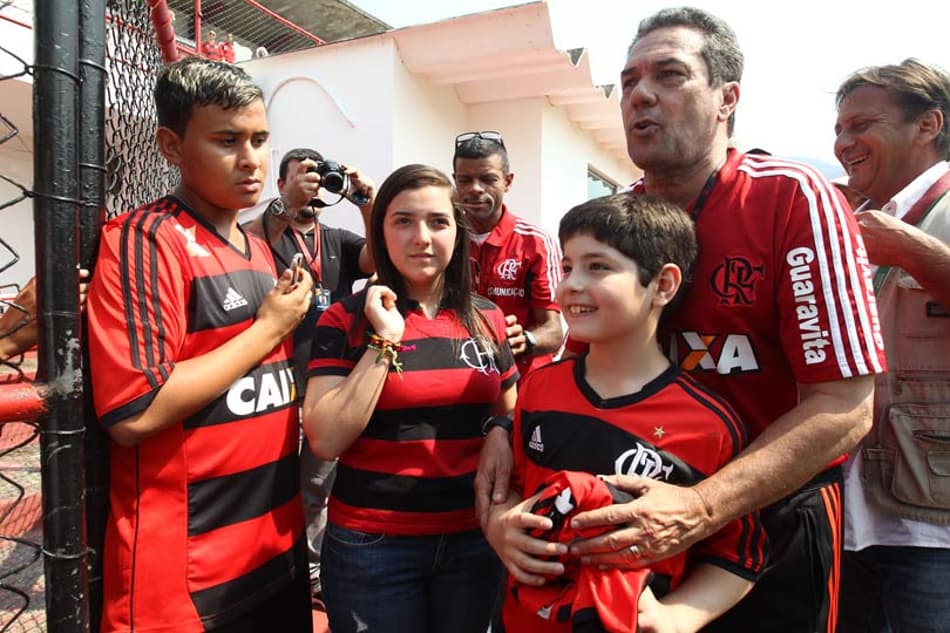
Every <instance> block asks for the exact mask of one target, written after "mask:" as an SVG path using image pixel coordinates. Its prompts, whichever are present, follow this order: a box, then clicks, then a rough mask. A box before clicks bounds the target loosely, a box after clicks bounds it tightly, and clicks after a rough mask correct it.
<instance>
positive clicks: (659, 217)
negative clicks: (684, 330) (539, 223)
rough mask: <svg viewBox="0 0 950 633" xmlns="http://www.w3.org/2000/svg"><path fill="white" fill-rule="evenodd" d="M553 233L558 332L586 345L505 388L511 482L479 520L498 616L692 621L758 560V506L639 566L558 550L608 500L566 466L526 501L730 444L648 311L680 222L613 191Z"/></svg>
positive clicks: (658, 306) (665, 297)
mask: <svg viewBox="0 0 950 633" xmlns="http://www.w3.org/2000/svg"><path fill="white" fill-rule="evenodd" d="M560 238H561V244H562V247H563V249H564V259H563V274H564V279H563V281H562V282H561V284H560V285H559V286H558V292H557V298H558V303H559V304H560V305H561V307H562V308H563V310H564V316H565V319H566V320H567V322H568V326H569V327H570V331H571V335H572V337H574V338H575V339H576V340H579V341H583V342H585V343H587V344H588V345H589V351H588V353H587V354H585V355H582V356H578V357H574V358H570V359H568V360H565V361H562V362H559V363H555V364H552V365H548V366H546V367H543V368H540V369H538V370H536V371H535V372H533V373H532V375H531V376H529V377H528V378H527V379H526V380H525V381H524V383H523V387H522V390H521V393H520V394H519V398H518V405H517V408H516V414H515V423H514V433H513V444H514V455H515V461H514V477H513V482H514V487H515V488H516V489H518V490H519V491H520V493H519V492H513V493H512V494H511V495H510V497H509V501H508V503H507V504H504V505H493V506H491V509H490V511H489V519H488V522H487V526H486V534H487V535H488V538H489V541H490V542H491V544H492V546H493V547H494V548H495V551H496V552H497V553H498V554H499V556H500V557H501V558H502V560H503V561H504V563H505V566H506V567H507V568H508V571H509V572H510V574H511V581H510V584H509V591H508V593H507V595H506V600H505V606H504V609H503V620H504V624H505V629H506V630H507V631H518V632H524V631H565V632H566V631H571V630H579V629H583V630H608V631H635V630H643V631H651V632H652V631H666V630H676V631H698V630H699V629H700V628H702V627H703V626H705V625H706V624H707V623H708V622H710V621H711V620H712V619H713V618H715V617H716V616H718V615H719V614H721V613H723V612H724V611H725V610H726V609H728V608H729V607H731V606H732V605H734V604H735V603H736V602H738V601H739V599H740V598H741V597H742V596H743V595H745V593H746V592H747V591H749V589H750V588H751V586H752V583H753V582H754V580H755V579H756V578H757V576H758V574H759V573H760V572H761V570H762V569H763V565H764V558H765V552H764V544H765V542H764V538H765V537H764V532H763V530H762V528H761V526H760V524H759V522H758V517H757V515H755V514H752V515H748V516H744V517H740V518H738V519H735V520H733V521H731V522H730V523H728V524H726V525H725V527H723V529H722V530H720V531H719V532H717V533H716V534H714V535H712V536H710V537H709V538H707V539H705V540H703V541H701V542H700V543H697V544H696V545H695V546H693V547H692V548H690V549H689V550H688V551H686V552H683V553H681V554H680V555H677V556H675V557H672V558H668V559H666V560H663V561H660V562H658V563H655V564H654V565H652V566H651V567H650V569H649V571H650V572H652V574H649V575H646V572H645V571H644V570H617V569H611V570H599V569H598V568H597V567H596V566H588V565H580V564H579V563H578V557H576V556H575V557H571V556H569V555H567V553H566V551H567V546H566V544H565V543H567V542H570V541H571V540H573V539H575V538H586V537H591V536H594V535H596V534H598V533H600V532H603V530H600V531H598V530H592V531H584V530H580V531H578V530H574V529H572V528H571V527H570V521H569V519H570V518H572V517H573V514H574V512H575V511H578V510H581V509H590V505H589V503H588V502H589V501H590V498H591V497H592V496H595V497H596V498H597V499H599V502H600V503H602V504H604V505H606V504H610V503H611V502H612V501H613V497H612V496H611V495H610V494H604V492H603V491H600V492H598V491H597V490H596V485H589V484H587V483H585V480H584V479H583V478H578V477H576V476H572V477H570V478H569V479H568V481H570V482H571V484H570V491H571V492H570V495H567V493H563V494H564V495H565V496H561V495H558V496H557V501H555V503H554V506H555V509H554V510H551V509H550V508H548V511H547V512H546V513H544V515H543V516H542V515H539V514H537V513H536V512H537V506H536V504H537V502H538V499H539V496H540V497H541V498H545V497H547V496H550V495H549V494H547V493H546V484H547V482H548V481H550V478H551V477H552V476H555V475H556V474H557V473H559V472H564V471H579V472H581V473H592V474H604V475H606V474H624V475H640V476H645V477H650V478H652V479H658V480H661V481H665V482H668V483H671V484H677V485H683V486H688V485H692V484H695V483H696V482H698V481H701V480H702V479H704V478H705V477H707V476H709V475H711V474H712V473H713V472H715V471H716V470H718V469H719V468H720V467H721V466H722V465H723V464H725V463H726V462H727V461H729V460H730V459H731V458H732V457H734V456H735V455H736V454H738V453H739V451H741V450H742V448H743V447H744V445H745V441H746V429H745V426H744V425H743V424H742V422H741V421H740V420H739V418H738V416H736V414H735V413H734V412H733V410H732V409H731V408H730V407H729V406H728V405H727V404H726V403H725V402H724V401H723V400H721V399H720V398H719V397H717V396H716V395H714V394H712V393H711V392H709V391H707V390H706V389H704V388H703V387H701V386H700V385H699V384H698V383H697V382H695V381H694V380H693V379H691V378H690V377H689V376H687V375H686V374H685V373H683V372H682V371H681V370H680V369H679V368H677V367H676V366H674V365H672V364H671V363H670V361H669V359H668V358H667V357H666V356H665V355H664V354H663V352H662V351H661V349H660V346H659V343H658V342H657V326H658V323H659V320H660V315H661V313H662V312H663V310H664V308H665V307H666V306H667V305H668V304H669V303H670V302H671V301H672V300H673V299H674V297H675V296H676V293H677V291H678V290H679V288H680V285H681V281H682V278H683V276H684V274H686V273H688V271H689V269H690V267H691V265H692V262H693V259H694V258H695V255H696V240H695V236H694V235H693V227H692V223H691V222H690V220H689V218H688V217H687V216H686V214H685V213H684V212H683V211H681V210H680V209H678V208H676V207H675V206H673V205H671V204H669V203H666V202H663V201H661V200H659V199H657V198H653V197H652V196H628V195H616V196H610V197H607V198H600V199H596V200H592V201H590V202H587V203H585V204H582V205H579V206H577V207H575V208H574V209H572V210H571V211H569V212H568V213H567V215H565V216H564V218H563V220H562V221H561V228H560ZM552 394H556V395H552ZM575 475H576V473H575ZM588 481H589V480H588ZM530 495H535V496H530ZM524 497H529V498H527V499H524V500H522V498H524ZM631 554H632V555H633V556H636V555H638V554H639V551H638V550H636V549H634V550H631ZM552 555H555V556H556V558H551V556H552ZM644 583H648V588H647V589H646V590H644V591H643V593H642V594H641V593H640V590H641V587H643V584H644ZM592 623H596V626H593V627H592ZM638 624H639V626H640V629H638V628H637V627H638ZM572 627H573V628H572ZM584 627H592V628H590V629H588V628H584ZM666 627H673V628H666Z"/></svg>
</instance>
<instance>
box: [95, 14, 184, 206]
mask: <svg viewBox="0 0 950 633" xmlns="http://www.w3.org/2000/svg"><path fill="white" fill-rule="evenodd" d="M106 11H107V16H106V21H107V24H108V29H107V32H106V68H107V70H108V75H109V82H108V85H107V87H106V168H107V174H106V192H107V207H108V214H109V217H110V218H111V217H114V216H116V215H119V214H121V213H124V212H126V211H129V210H131V209H134V208H136V207H138V206H140V205H142V204H144V203H146V202H149V201H151V200H154V199H156V198H158V197H160V196H163V195H165V194H166V193H168V192H169V191H170V190H171V189H172V188H173V187H174V186H175V184H176V183H177V178H178V173H177V172H176V171H174V170H173V169H172V168H171V167H170V166H169V165H168V163H166V162H165V159H164V158H162V155H161V154H160V153H159V151H158V145H157V143H156V142H155V127H156V125H157V120H158V119H157V117H156V114H155V102H154V99H153V98H152V89H153V88H154V86H155V77H156V75H157V74H158V70H159V69H160V68H161V66H162V58H161V53H160V52H159V49H158V47H157V46H156V44H155V36H154V31H153V29H152V23H151V22H150V18H149V11H148V6H147V5H146V2H145V0H109V2H108V3H107V4H106Z"/></svg>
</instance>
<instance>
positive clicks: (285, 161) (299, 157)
mask: <svg viewBox="0 0 950 633" xmlns="http://www.w3.org/2000/svg"><path fill="white" fill-rule="evenodd" d="M292 160H295V161H298V162H301V163H302V162H303V161H305V160H312V161H313V162H315V163H319V162H321V161H322V160H323V154H321V153H320V152H318V151H317V150H315V149H310V148H309V147H298V148H296V149H292V150H290V151H289V152H287V153H286V154H284V157H283V158H281V159H280V167H279V168H278V170H277V177H278V178H279V179H280V180H287V165H289V164H290V161H292Z"/></svg>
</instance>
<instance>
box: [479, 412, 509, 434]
mask: <svg viewBox="0 0 950 633" xmlns="http://www.w3.org/2000/svg"><path fill="white" fill-rule="evenodd" d="M496 426H500V427H501V428H503V429H505V430H506V431H507V432H509V433H511V429H513V428H514V427H515V421H514V420H512V419H511V418H509V417H508V416H507V415H490V416H488V417H487V418H485V421H484V422H482V435H488V432H489V431H491V430H492V429H493V428H495V427H496Z"/></svg>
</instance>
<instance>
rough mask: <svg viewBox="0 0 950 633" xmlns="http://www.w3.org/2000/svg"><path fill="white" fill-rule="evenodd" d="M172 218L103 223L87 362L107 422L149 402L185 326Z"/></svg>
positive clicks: (184, 275)
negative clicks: (170, 236) (165, 223)
mask: <svg viewBox="0 0 950 633" xmlns="http://www.w3.org/2000/svg"><path fill="white" fill-rule="evenodd" d="M168 218H169V216H167V215H164V214H151V213H135V212H133V213H130V214H127V215H126V216H123V218H121V219H120V220H117V221H113V222H112V223H110V224H108V225H106V227H105V228H104V229H103V232H102V239H101V241H100V247H99V257H98V260H97V262H96V269H95V274H94V275H93V278H92V281H91V282H90V286H89V297H88V300H87V306H86V314H87V318H88V319H89V362H90V370H91V371H90V375H91V379H92V386H93V393H94V401H95V407H96V413H97V414H98V416H99V418H100V420H101V422H102V424H103V425H104V426H106V427H108V426H111V425H113V424H115V423H117V422H121V421H122V420H125V419H127V418H129V417H131V416H133V415H136V414H139V413H141V412H142V411H144V410H145V409H147V408H148V406H149V404H151V402H152V400H153V399H154V398H155V395H156V394H157V393H158V391H159V389H161V387H162V385H164V384H165V382H166V381H167V380H168V377H169V376H170V375H171V372H172V370H173V369H174V366H175V362H176V360H178V359H177V356H176V355H177V353H178V351H179V350H180V349H181V347H182V344H183V342H184V338H185V334H186V332H187V306H188V283H189V282H188V279H189V274H188V271H187V270H184V269H183V268H182V266H181V264H180V261H182V256H184V257H187V255H184V254H183V253H181V252H180V249H178V248H177V246H176V242H175V241H174V240H170V239H168V238H167V236H168V231H169V230H170V229H169V227H168V225H165V226H162V223H163V222H165V221H166V220H167V219H168Z"/></svg>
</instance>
